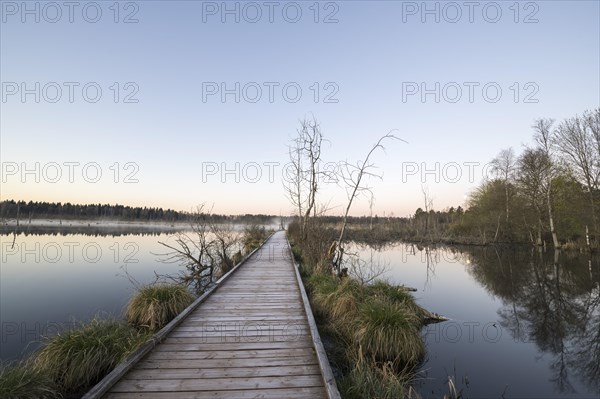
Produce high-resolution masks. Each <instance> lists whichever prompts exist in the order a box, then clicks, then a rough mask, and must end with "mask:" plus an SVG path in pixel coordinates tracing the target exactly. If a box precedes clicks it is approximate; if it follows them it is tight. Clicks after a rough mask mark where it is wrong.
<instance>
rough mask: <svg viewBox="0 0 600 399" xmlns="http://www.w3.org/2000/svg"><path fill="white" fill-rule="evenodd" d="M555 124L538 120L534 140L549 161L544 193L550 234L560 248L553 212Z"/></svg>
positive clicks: (545, 175)
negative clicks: (553, 128) (553, 132)
mask: <svg viewBox="0 0 600 399" xmlns="http://www.w3.org/2000/svg"><path fill="white" fill-rule="evenodd" d="M553 124H554V120H553V119H538V120H536V121H535V124H534V125H533V130H534V131H535V134H534V139H535V141H536V142H537V144H538V148H539V149H540V150H541V151H542V152H543V154H544V155H545V157H546V159H547V160H548V167H547V169H546V170H545V171H544V182H545V184H544V191H545V194H546V207H547V210H548V221H549V222H550V233H551V234H552V243H553V244H554V248H559V247H560V244H559V242H558V237H557V235H556V230H555V228H554V215H553V210H552V179H553V178H554V177H555V175H556V168H555V166H554V160H553V151H552V140H553V136H552V125H553Z"/></svg>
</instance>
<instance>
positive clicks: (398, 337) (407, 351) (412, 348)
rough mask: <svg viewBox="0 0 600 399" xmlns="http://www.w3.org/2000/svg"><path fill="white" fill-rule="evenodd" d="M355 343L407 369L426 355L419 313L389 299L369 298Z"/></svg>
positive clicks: (362, 309)
mask: <svg viewBox="0 0 600 399" xmlns="http://www.w3.org/2000/svg"><path fill="white" fill-rule="evenodd" d="M355 342H356V344H358V345H359V347H361V348H362V349H363V350H364V351H365V353H366V354H369V355H371V356H373V358H374V359H375V360H376V361H378V362H391V363H392V364H394V365H399V366H402V367H404V368H405V369H410V367H412V366H414V365H417V364H418V363H419V362H420V361H421V359H423V356H424V355H425V346H424V344H423V339H422V337H421V321H420V318H419V316H418V315H416V314H415V313H414V312H413V311H412V310H411V309H410V308H408V307H406V306H403V305H402V304H398V303H394V302H393V301H391V300H390V299H388V298H369V299H368V300H366V301H365V302H364V303H362V304H361V306H360V309H359V312H358V317H357V319H356V322H355Z"/></svg>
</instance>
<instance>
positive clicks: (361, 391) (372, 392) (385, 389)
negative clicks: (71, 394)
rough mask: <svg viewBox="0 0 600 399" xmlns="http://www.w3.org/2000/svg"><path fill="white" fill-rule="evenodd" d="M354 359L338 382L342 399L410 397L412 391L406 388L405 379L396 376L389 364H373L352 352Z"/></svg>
mask: <svg viewBox="0 0 600 399" xmlns="http://www.w3.org/2000/svg"><path fill="white" fill-rule="evenodd" d="M350 356H351V358H356V359H355V361H354V362H353V363H354V364H353V366H352V368H351V369H350V371H349V372H348V373H347V374H346V375H345V376H344V377H342V378H341V380H340V381H339V389H340V394H341V396H342V397H343V398H344V399H364V398H377V399H399V398H410V397H412V393H413V390H412V389H411V388H410V387H408V388H407V386H406V379H405V378H404V376H402V375H398V374H397V372H396V370H395V369H394V367H393V366H392V365H391V364H389V363H383V364H374V363H372V362H370V361H369V360H367V359H365V356H364V354H363V353H362V351H358V352H353V353H351V354H350Z"/></svg>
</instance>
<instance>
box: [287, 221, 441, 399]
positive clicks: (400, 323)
mask: <svg viewBox="0 0 600 399" xmlns="http://www.w3.org/2000/svg"><path fill="white" fill-rule="evenodd" d="M327 234H328V232H327V230H326V229H324V230H318V229H316V230H313V232H312V233H309V234H308V235H307V236H306V237H303V238H301V237H298V236H297V235H295V234H294V231H293V230H292V231H291V232H290V238H291V241H292V250H293V253H294V256H295V257H296V259H297V260H298V261H299V262H300V263H301V265H302V266H301V271H302V275H303V279H304V283H305V286H306V287H307V293H308V295H309V298H310V301H311V305H312V308H313V311H314V313H315V318H316V320H317V323H318V327H319V332H320V334H321V337H323V339H324V340H325V341H326V345H325V346H326V349H327V352H328V357H329V360H330V363H331V364H332V367H333V369H334V370H336V373H335V374H336V379H337V384H338V387H339V389H340V393H341V394H342V397H344V398H383V399H386V398H407V397H412V395H413V394H414V391H413V390H412V389H411V388H410V383H411V380H412V379H413V377H414V375H415V372H416V370H417V369H418V367H419V366H420V364H421V362H422V361H423V358H424V356H425V347H424V343H423V339H422V337H421V327H422V326H423V324H424V323H425V321H426V319H427V317H428V315H430V313H428V312H427V311H426V310H424V309H423V308H421V307H420V306H419V305H417V304H416V303H415V300H414V298H413V297H412V295H411V294H410V292H408V291H407V289H406V288H404V287H401V286H395V285H393V284H390V283H387V282H385V281H377V282H375V283H373V284H369V285H362V284H361V283H359V282H358V281H357V280H356V279H353V278H351V277H343V278H340V277H337V276H335V275H333V274H331V272H328V271H327V269H326V268H324V267H323V263H324V262H326V260H324V259H323V255H322V254H325V253H326V246H327V243H328V242H329V241H328V240H326V239H325V237H324V235H327Z"/></svg>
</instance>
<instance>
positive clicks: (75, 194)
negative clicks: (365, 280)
mask: <svg viewBox="0 0 600 399" xmlns="http://www.w3.org/2000/svg"><path fill="white" fill-rule="evenodd" d="M599 4H600V3H599V2H598V1H535V2H528V1H519V2H516V1H497V2H462V1H459V2H436V1H428V2H422V1H418V2H411V1H408V2H407V1H337V2H327V1H324V2H316V1H306V2H304V1H297V2H279V1H258V2H240V1H227V2H223V1H218V2H211V1H209V2H206V1H204V2H202V1H169V2H167V1H124V2H116V1H114V0H113V1H96V2H86V1H84V2H79V1H74V2H62V1H59V2H37V1H29V2H22V1H1V2H0V6H1V7H0V8H1V24H0V80H1V82H2V91H1V97H2V98H1V102H0V107H1V109H0V147H1V149H0V158H1V164H2V176H1V177H2V182H1V190H0V199H3V200H5V199H15V200H26V201H29V200H34V201H53V202H63V203H64V202H71V203H111V204H114V203H119V204H125V205H132V206H155V207H163V208H172V209H176V210H191V209H193V208H195V206H196V205H198V204H201V203H205V204H208V205H211V206H213V210H214V211H215V212H218V213H225V214H244V213H268V214H283V215H286V214H290V213H291V212H293V209H292V206H291V205H290V203H289V201H288V200H287V199H286V197H285V194H284V190H283V183H282V177H283V176H284V173H285V170H286V164H287V163H288V162H289V159H288V145H289V144H290V142H291V140H292V139H293V138H294V137H295V135H296V129H297V128H298V127H299V121H300V120H301V119H304V118H309V119H313V118H314V119H316V120H317V121H318V122H319V125H320V127H321V131H322V133H323V135H324V137H325V138H326V142H325V143H324V144H323V150H322V152H323V161H324V163H325V164H324V166H323V168H324V169H326V170H335V169H336V167H337V166H336V165H337V163H338V162H340V161H349V162H357V161H359V160H361V159H363V158H364V157H365V155H366V154H367V152H368V151H369V149H370V147H371V146H372V145H373V144H374V143H375V142H376V141H377V140H378V138H379V137H381V136H383V135H385V134H387V133H389V132H390V131H393V132H394V134H395V135H396V136H398V137H400V138H402V139H403V140H405V141H406V142H402V141H393V140H391V141H388V142H386V145H385V147H386V149H385V152H384V151H377V152H376V153H375V154H374V155H373V158H372V161H373V162H374V163H375V164H376V166H377V170H376V172H377V173H378V174H381V175H382V179H372V180H371V181H369V185H370V186H371V187H372V191H373V194H374V203H373V213H374V214H378V215H384V214H385V215H392V214H393V215H396V216H406V215H410V214H413V213H414V211H415V209H416V208H417V207H422V206H423V194H422V190H423V189H426V190H427V191H429V193H430V195H431V197H432V198H433V204H434V208H435V209H443V208H446V207H449V206H458V205H462V206H464V205H465V201H466V199H467V198H468V194H469V192H471V191H472V190H473V189H474V188H475V187H476V186H477V185H478V184H480V183H481V181H482V179H483V178H485V177H486V176H488V175H489V169H488V167H487V166H486V165H488V163H489V162H490V160H491V159H493V158H494V156H496V155H497V154H498V153H499V152H500V150H501V149H503V148H508V147H513V148H514V149H515V151H516V152H517V153H519V152H520V151H522V149H523V148H524V146H526V145H529V144H531V137H532V129H531V125H532V124H533V122H534V121H535V119H537V118H542V117H550V118H554V119H556V120H557V121H561V120H563V119H564V118H568V117H572V116H575V115H576V114H580V113H582V112H583V111H585V110H588V109H595V108H597V107H599V106H600V5H599ZM346 201H347V197H346V192H345V189H344V187H343V186H342V185H340V184H339V183H336V182H335V181H333V180H332V179H322V181H321V185H320V189H319V197H318V202H319V203H320V204H322V205H325V204H327V207H328V208H329V213H330V214H332V215H339V214H342V212H343V209H344V207H345V203H346ZM369 212H370V209H369V199H368V198H366V197H361V198H360V199H359V200H358V201H357V202H356V203H355V205H354V206H353V209H352V212H351V213H352V214H354V215H362V214H369Z"/></svg>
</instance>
